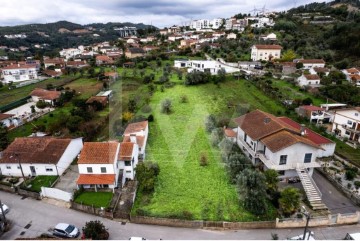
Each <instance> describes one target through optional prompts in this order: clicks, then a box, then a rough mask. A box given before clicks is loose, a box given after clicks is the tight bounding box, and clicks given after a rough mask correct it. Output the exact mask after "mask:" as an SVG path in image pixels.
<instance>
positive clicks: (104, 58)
mask: <svg viewBox="0 0 360 241" xmlns="http://www.w3.org/2000/svg"><path fill="white" fill-rule="evenodd" d="M96 60H100V61H112V59H110V57H109V56H106V55H99V56H96Z"/></svg>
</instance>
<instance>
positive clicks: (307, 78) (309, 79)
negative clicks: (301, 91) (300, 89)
mask: <svg viewBox="0 0 360 241" xmlns="http://www.w3.org/2000/svg"><path fill="white" fill-rule="evenodd" d="M297 82H298V84H299V86H311V85H319V84H320V77H319V76H318V75H317V74H303V75H301V76H300V77H299V78H297Z"/></svg>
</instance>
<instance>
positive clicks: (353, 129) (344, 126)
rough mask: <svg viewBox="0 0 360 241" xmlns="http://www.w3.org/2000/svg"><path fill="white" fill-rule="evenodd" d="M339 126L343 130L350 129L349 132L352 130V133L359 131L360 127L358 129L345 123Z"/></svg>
mask: <svg viewBox="0 0 360 241" xmlns="http://www.w3.org/2000/svg"><path fill="white" fill-rule="evenodd" d="M357 126H359V125H357ZM341 127H342V128H344V129H345V130H347V131H350V132H353V133H355V134H358V133H360V129H359V128H358V129H356V128H355V127H350V126H348V125H346V124H343V125H341Z"/></svg>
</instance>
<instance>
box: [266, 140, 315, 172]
mask: <svg viewBox="0 0 360 241" xmlns="http://www.w3.org/2000/svg"><path fill="white" fill-rule="evenodd" d="M317 151H318V149H317V148H314V147H312V146H309V145H306V144H303V143H296V144H294V145H291V146H289V147H286V148H284V149H282V150H279V151H277V152H275V153H273V152H272V151H271V150H270V149H269V148H266V151H265V156H266V157H267V159H269V160H271V161H272V162H273V163H275V165H277V166H279V167H287V168H286V169H294V168H296V164H297V163H299V164H301V165H304V166H306V163H304V158H305V154H307V153H311V154H312V156H311V162H310V163H312V162H315V160H316V157H317ZM282 155H286V156H287V160H286V164H283V165H280V157H281V156H282Z"/></svg>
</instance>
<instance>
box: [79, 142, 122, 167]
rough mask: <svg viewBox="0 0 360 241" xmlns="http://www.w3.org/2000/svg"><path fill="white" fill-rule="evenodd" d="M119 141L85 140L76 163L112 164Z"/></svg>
mask: <svg viewBox="0 0 360 241" xmlns="http://www.w3.org/2000/svg"><path fill="white" fill-rule="evenodd" d="M118 146H119V143H116V142H85V143H84V147H83V149H82V151H81V153H80V158H79V160H78V164H113V163H114V162H115V161H116V160H117V158H116V152H117V148H118Z"/></svg>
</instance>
